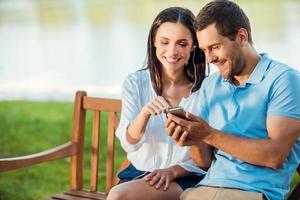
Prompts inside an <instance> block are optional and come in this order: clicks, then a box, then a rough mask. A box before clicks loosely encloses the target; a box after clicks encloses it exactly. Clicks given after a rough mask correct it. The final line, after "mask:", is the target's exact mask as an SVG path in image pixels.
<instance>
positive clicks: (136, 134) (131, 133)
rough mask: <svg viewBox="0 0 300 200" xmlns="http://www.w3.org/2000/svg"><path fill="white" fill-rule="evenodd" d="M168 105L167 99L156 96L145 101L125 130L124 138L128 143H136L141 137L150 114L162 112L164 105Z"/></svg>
mask: <svg viewBox="0 0 300 200" xmlns="http://www.w3.org/2000/svg"><path fill="white" fill-rule="evenodd" d="M167 106H169V104H168V103H167V101H166V100H165V99H164V98H163V97H161V96H158V97H156V98H155V99H153V100H151V101H150V102H149V103H147V104H146V105H145V106H144V107H143V109H142V110H141V112H140V113H139V114H138V115H137V117H136V118H135V119H134V120H133V122H132V123H130V124H129V126H128V127H127V131H126V138H127V141H128V142H129V143H130V144H136V143H138V142H139V141H140V139H141V138H142V137H143V135H144V132H145V128H146V125H147V123H148V121H149V118H150V116H151V115H159V114H162V113H163V110H164V108H165V107H167Z"/></svg>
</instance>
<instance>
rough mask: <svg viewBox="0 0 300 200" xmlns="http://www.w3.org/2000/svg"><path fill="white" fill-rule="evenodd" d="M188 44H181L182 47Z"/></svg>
mask: <svg viewBox="0 0 300 200" xmlns="http://www.w3.org/2000/svg"><path fill="white" fill-rule="evenodd" d="M187 45H188V44H185V43H183V44H180V46H181V47H186V46H187Z"/></svg>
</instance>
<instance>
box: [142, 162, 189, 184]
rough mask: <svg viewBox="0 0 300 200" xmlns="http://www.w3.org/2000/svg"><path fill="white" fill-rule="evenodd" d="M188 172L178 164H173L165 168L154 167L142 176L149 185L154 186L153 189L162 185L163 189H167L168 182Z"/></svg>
mask: <svg viewBox="0 0 300 200" xmlns="http://www.w3.org/2000/svg"><path fill="white" fill-rule="evenodd" d="M188 174H189V172H188V171H186V170H185V169H184V168H182V167H181V166H179V165H173V166H171V167H169V168H166V169H156V170H154V171H153V172H151V173H150V174H148V175H147V176H145V177H144V180H146V181H148V182H149V184H150V185H151V186H154V185H155V186H154V187H155V189H157V190H159V189H160V188H161V187H162V186H163V190H167V189H168V187H169V185H170V183H171V182H172V181H173V180H174V179H176V178H178V177H183V176H186V175H188Z"/></svg>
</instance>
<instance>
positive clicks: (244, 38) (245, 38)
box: [236, 28, 249, 46]
mask: <svg viewBox="0 0 300 200" xmlns="http://www.w3.org/2000/svg"><path fill="white" fill-rule="evenodd" d="M236 41H237V42H238V43H239V44H240V45H242V46H243V45H244V44H246V43H249V35H248V31H247V30H246V29H245V28H240V29H239V30H238V32H237V34H236Z"/></svg>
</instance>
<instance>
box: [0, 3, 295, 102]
mask: <svg viewBox="0 0 300 200" xmlns="http://www.w3.org/2000/svg"><path fill="white" fill-rule="evenodd" d="M205 2H207V1H176V0H175V1H157V0H145V1H134V0H120V1H119V0H118V1H117V0H112V1H110V0H43V1H33V0H32V1H30V0H22V1H18V0H7V1H5V0H2V1H0V100H4V99H5V100H7V99H33V100H64V101H65V100H68V101H69V100H72V99H73V95H74V93H75V91H76V90H79V89H81V90H86V91H87V92H88V94H90V95H93V96H101V97H111V98H118V97H120V90H121V84H122V81H123V80H124V78H125V77H126V75H127V74H128V73H131V72H134V71H135V70H137V69H139V68H141V67H142V66H143V65H144V62H145V58H146V41H147V34H148V31H149V28H150V25H151V23H152V20H153V19H154V18H155V16H156V15H157V14H158V12H159V11H161V10H162V9H164V8H166V7H169V6H184V7H188V8H190V9H191V10H192V11H193V12H194V13H195V14H197V12H198V11H199V9H200V8H201V7H202V6H203V5H204V3H205ZM239 4H240V6H241V7H242V8H243V9H244V10H245V12H246V13H247V15H248V16H249V18H250V21H251V25H252V34H253V40H254V43H255V44H254V45H255V48H256V49H257V50H258V51H259V52H267V53H268V54H269V55H270V56H271V57H272V58H274V59H276V60H280V61H282V62H285V63H287V64H289V65H290V66H292V67H294V68H295V69H297V70H298V71H300V64H299V62H298V57H299V56H300V55H299V52H300V36H299V35H300V12H299V10H300V1H272V0H270V1H259V0H257V1H239Z"/></svg>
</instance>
